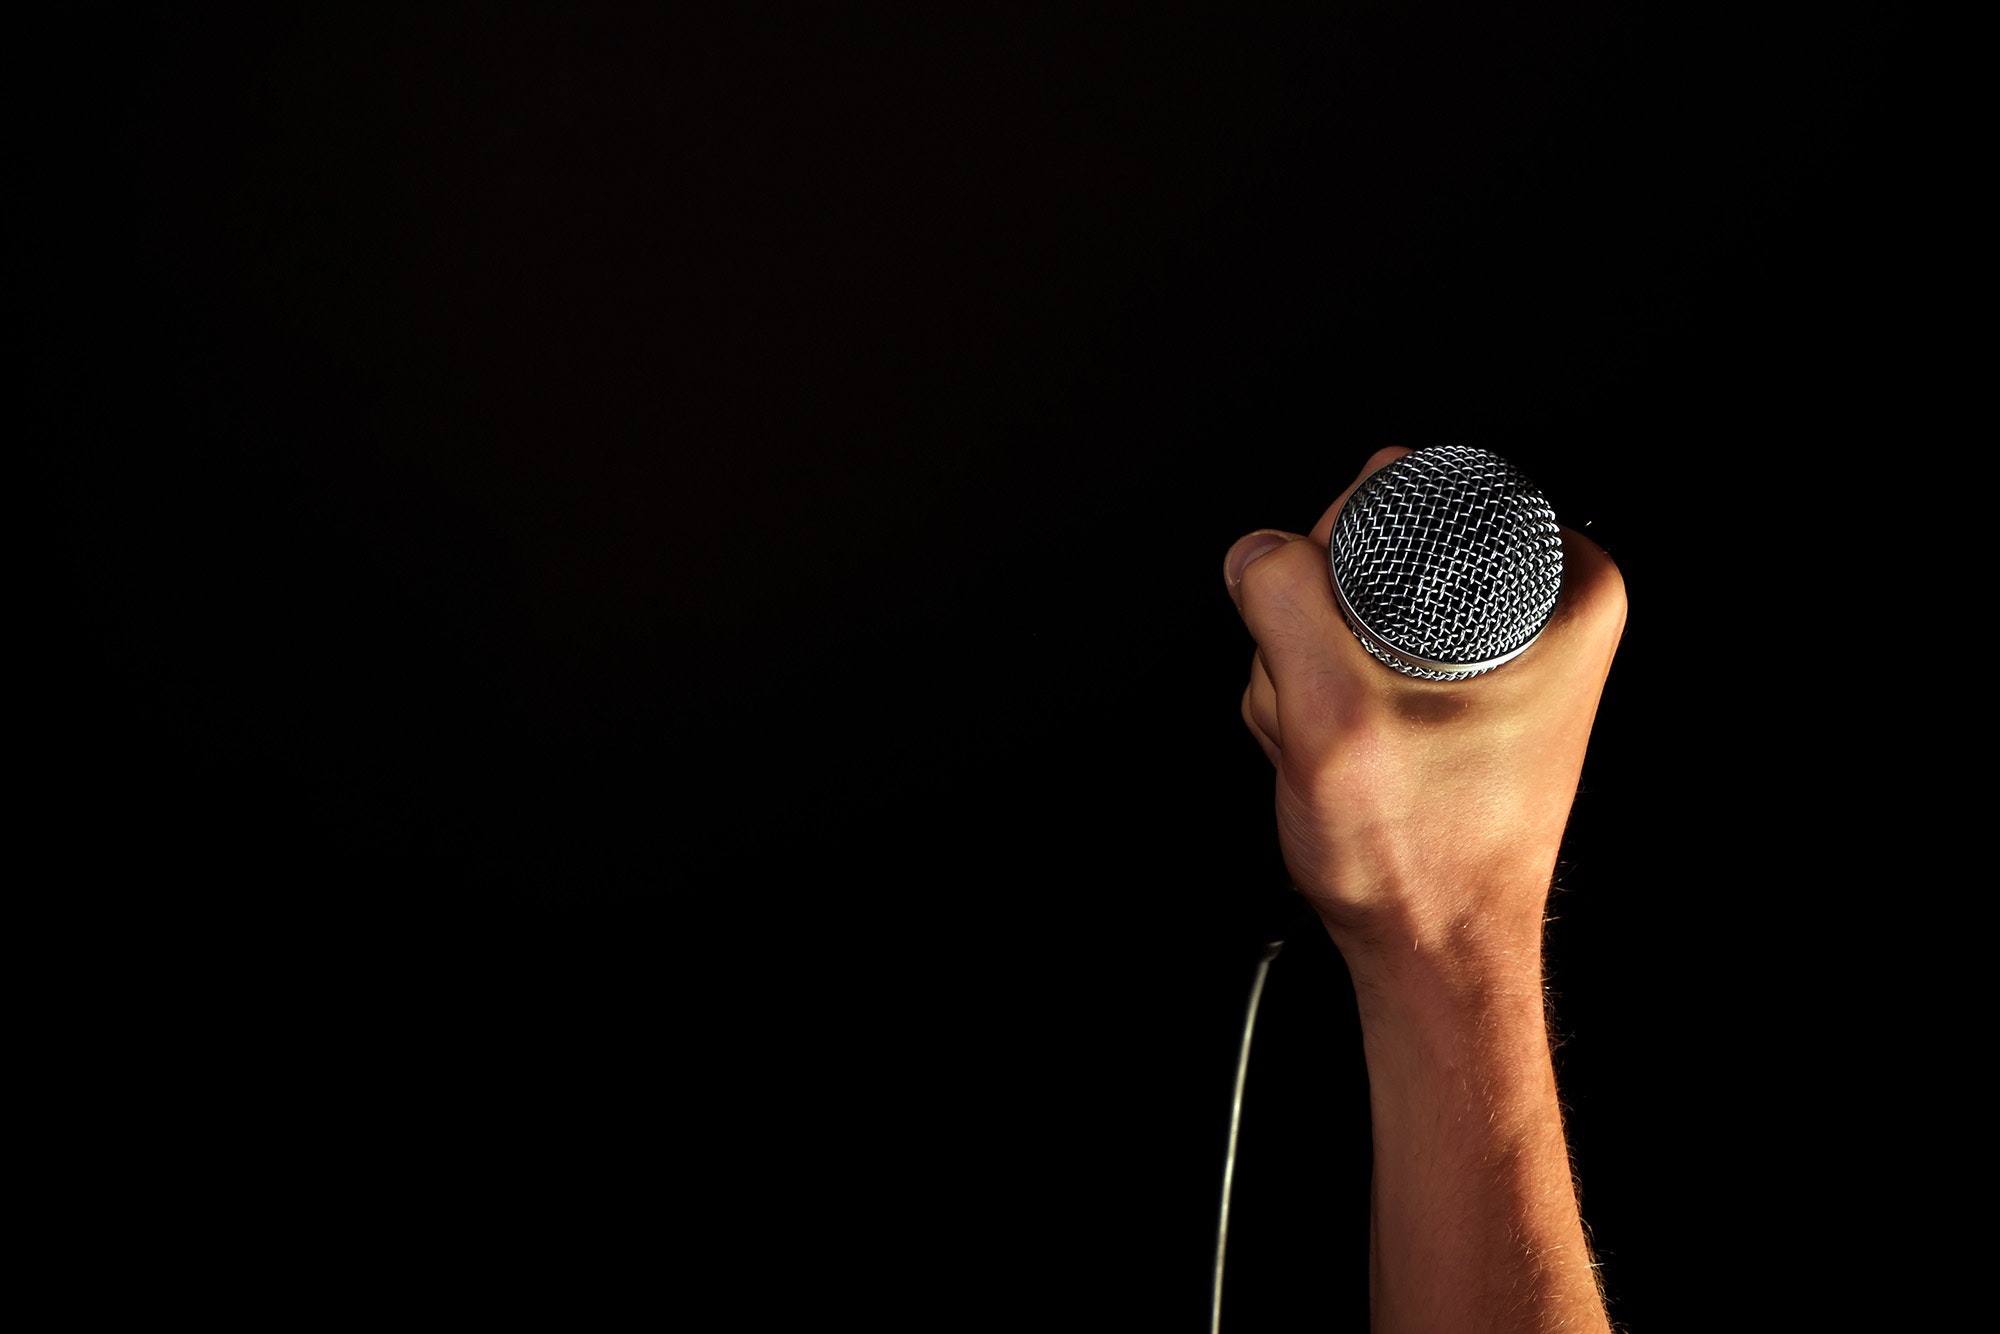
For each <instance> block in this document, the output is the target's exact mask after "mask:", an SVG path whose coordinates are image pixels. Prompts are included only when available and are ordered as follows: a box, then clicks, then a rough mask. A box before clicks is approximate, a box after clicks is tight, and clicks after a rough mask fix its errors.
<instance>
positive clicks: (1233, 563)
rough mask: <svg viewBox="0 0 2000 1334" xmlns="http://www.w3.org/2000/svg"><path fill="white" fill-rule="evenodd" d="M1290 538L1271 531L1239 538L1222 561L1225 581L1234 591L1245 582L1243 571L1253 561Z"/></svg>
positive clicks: (1223, 579)
mask: <svg viewBox="0 0 2000 1334" xmlns="http://www.w3.org/2000/svg"><path fill="white" fill-rule="evenodd" d="M1290 540H1291V539H1290V538H1289V537H1287V536H1285V534H1283V533H1270V532H1264V533H1252V534H1250V536H1248V537H1243V538H1238V539H1237V542H1236V545H1235V546H1233V547H1231V548H1229V556H1228V558H1227V559H1226V560H1224V561H1223V563H1222V581H1223V583H1225V584H1227V585H1228V586H1229V588H1230V590H1231V591H1234V590H1235V588H1236V585H1238V584H1240V583H1242V582H1243V571H1244V570H1245V569H1247V568H1248V567H1249V565H1250V562H1251V561H1253V560H1256V559H1257V558H1258V557H1259V556H1261V555H1263V554H1264V553H1266V552H1268V551H1272V550H1275V549H1276V548H1278V547H1281V546H1283V545H1285V543H1286V542H1289V541H1290Z"/></svg>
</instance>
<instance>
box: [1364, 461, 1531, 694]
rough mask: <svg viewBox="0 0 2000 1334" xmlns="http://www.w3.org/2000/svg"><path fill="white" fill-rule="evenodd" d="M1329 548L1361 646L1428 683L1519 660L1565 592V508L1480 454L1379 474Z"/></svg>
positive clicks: (1406, 464) (1401, 465) (1395, 466)
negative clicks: (1560, 512)
mask: <svg viewBox="0 0 2000 1334" xmlns="http://www.w3.org/2000/svg"><path fill="white" fill-rule="evenodd" d="M1327 545H1328V548H1329V551H1330V559H1331V562H1332V566H1333V591H1334V597H1335V598H1336V600H1338V602H1339V603H1340V610H1341V612H1342V614H1343V615H1345V616H1346V618H1347V624H1348V627H1349V628H1350V629H1352V630H1353V631H1354V637H1355V638H1356V639H1358V640H1360V641H1361V646H1362V647H1363V648H1365V649H1367V650H1368V652H1369V653H1370V654H1371V655H1372V656H1373V657H1374V658H1375V659H1376V660H1377V661H1378V662H1381V663H1384V664H1386V665H1388V666H1390V667H1393V668H1395V669H1396V670H1397V671H1399V672H1401V673H1403V674H1404V675H1405V676H1413V677H1418V678H1421V679H1423V680H1426V681H1463V680H1465V679H1467V678H1468V677H1473V676H1478V675H1480V674H1481V673H1482V672H1490V671H1492V670H1493V669H1494V668H1495V667H1498V666H1500V665H1501V664H1502V663H1505V662H1507V661H1509V660H1511V659H1513V658H1515V657H1518V656H1519V655H1520V654H1521V653H1522V651H1524V650H1525V649H1526V648H1527V647H1528V645H1530V644H1532V643H1534V642H1535V638H1536V636H1538V635H1540V634H1541V632H1542V629H1543V627H1544V626H1546V625H1547V624H1548V623H1549V617H1550V616H1552V615H1553V614H1554V613H1555V607H1556V595H1557V594H1558V593H1559V592H1560V591H1561V589H1562V573H1563V548H1562V529H1561V527H1560V525H1558V524H1557V522H1556V516H1555V510H1554V508H1553V507H1552V506H1551V505H1550V504H1549V502H1548V499H1547V497H1545V496H1544V495H1543V494H1542V491H1541V488H1540V487H1538V486H1536V485H1535V483H1534V482H1533V481H1532V480H1531V479H1530V478H1529V477H1528V476H1527V475H1526V474H1525V473H1523V472H1522V471H1521V470H1520V469H1519V468H1516V467H1515V466H1514V465H1513V464H1511V463H1509V462H1508V461H1507V460H1506V459H1504V458H1502V457H1501V456H1500V455H1498V454H1496V453H1494V452H1493V451H1492V450H1489V449H1479V448H1476V447H1474V446H1471V445H1429V446H1426V447H1424V448H1422V449H1418V450H1415V451H1413V452H1411V453H1409V454H1405V455H1403V456H1402V457H1401V458H1399V459H1396V460H1395V461H1393V462H1391V463H1389V464H1388V465H1386V466H1385V467H1382V468H1378V469H1377V470H1375V471H1374V472H1372V473H1370V474H1369V475H1368V476H1367V477H1366V478H1364V479H1362V482H1361V484H1360V485H1359V486H1357V487H1355V489H1354V494H1353V495H1351V496H1349V497H1348V499H1347V504H1346V505H1344V506H1342V507H1341V511H1340V513H1339V515H1338V516H1336V518H1335V519H1334V524H1333V534H1332V537H1331V539H1330V540H1329V541H1328V544H1327Z"/></svg>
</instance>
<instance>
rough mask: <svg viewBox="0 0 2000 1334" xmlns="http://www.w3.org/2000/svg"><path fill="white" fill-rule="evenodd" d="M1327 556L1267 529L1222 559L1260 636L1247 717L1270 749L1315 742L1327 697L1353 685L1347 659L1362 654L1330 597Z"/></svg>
mask: <svg viewBox="0 0 2000 1334" xmlns="http://www.w3.org/2000/svg"><path fill="white" fill-rule="evenodd" d="M1327 560H1328V557H1327V549H1326V547H1324V546H1322V545H1321V544H1320V543H1319V542H1317V541H1315V540H1313V539H1312V538H1310V537H1300V536H1298V535H1297V534H1293V533H1282V532H1277V531H1275V530H1268V529H1267V530H1264V531H1261V532H1255V533H1251V534H1249V535H1247V536H1245V537H1242V538H1239V539H1238V540H1237V542H1236V544H1235V545H1234V546H1232V547H1231V548H1230V549H1229V554H1228V556H1227V557H1226V558H1225V560H1224V562H1223V579H1224V582H1225V583H1226V584H1227V586H1228V588H1229V593H1230V596H1231V597H1232V598H1233V599H1234V600H1235V602H1236V608H1237V611H1238V612H1239V613H1240V614H1241V615H1242V617H1243V623H1244V625H1245V626H1246V627H1247V628H1248V629H1249V631H1250V637H1251V638H1252V639H1254V640H1255V641H1256V642H1257V656H1256V660H1255V662H1254V663H1253V665H1252V671H1251V681H1250V687H1249V689H1248V691H1247V692H1246V694H1245V698H1244V717H1245V721H1246V722H1247V723H1249V725H1250V727H1251V729H1252V730H1253V731H1254V732H1255V733H1256V734H1257V735H1258V737H1259V738H1260V739H1261V740H1262V741H1263V742H1264V743H1265V745H1266V749H1267V751H1269V750H1280V751H1282V750H1287V749H1290V748H1292V747H1293V746H1297V745H1304V746H1306V747H1307V748H1308V749H1310V747H1312V746H1313V745H1315V744H1317V743H1318V742H1319V741H1320V740H1321V739H1322V738H1321V735H1320V734H1321V733H1322V732H1323V731H1324V730H1325V729H1326V728H1327V727H1329V726H1332V725H1333V722H1334V718H1333V715H1332V713H1330V712H1329V710H1328V709H1327V708H1325V707H1324V705H1325V703H1326V701H1327V699H1328V698H1329V697H1333V698H1337V697H1339V696H1341V695H1343V694H1347V693H1349V692H1350V687H1349V685H1348V682H1349V679H1350V678H1351V677H1352V675H1353V674H1354V673H1355V672H1356V670H1357V667H1356V665H1355V663H1354V662H1353V661H1351V660H1350V659H1351V658H1353V657H1357V656H1358V657H1359V658H1361V659H1362V661H1363V662H1364V663H1365V661H1366V655H1365V654H1362V653H1361V652H1360V646H1359V645H1358V644H1356V643H1355V642H1354V636H1353V635H1352V634H1351V633H1349V631H1348V629H1347V623H1346V621H1345V620H1344V619H1343V618H1342V616H1341V614H1340V608H1339V606H1338V604H1337V603H1335V601H1334V597H1333V577H1332V574H1331V571H1330V569H1329V567H1328V564H1327ZM1273 758H1275V755H1274V756H1273Z"/></svg>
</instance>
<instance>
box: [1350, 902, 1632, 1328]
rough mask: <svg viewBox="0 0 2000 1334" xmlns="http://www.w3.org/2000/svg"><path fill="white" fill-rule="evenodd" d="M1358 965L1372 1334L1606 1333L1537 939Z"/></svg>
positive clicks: (1380, 957) (1363, 960)
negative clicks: (1370, 1142)
mask: <svg viewBox="0 0 2000 1334" xmlns="http://www.w3.org/2000/svg"><path fill="white" fill-rule="evenodd" d="M1377 943H1378V944H1379V942H1377ZM1350 957H1351V960H1352V959H1355V958H1358V959H1359V966H1358V967H1356V968H1355V969H1354V974H1355V984H1356V991H1357V998H1358V1001H1359V1003H1360V1007H1361V1017H1362V1037H1363V1045H1364V1050H1365V1053H1366V1058H1367V1064H1368V1077H1369V1087H1370V1100H1371V1107H1372V1115H1373V1125H1374V1131H1373V1134H1374V1149H1375V1165H1374V1190H1373V1204H1372V1208H1373V1220H1372V1221H1373V1229H1372V1233H1373V1246H1372V1252H1373V1253H1372V1255H1371V1257H1370V1272H1371V1288H1372V1305H1373V1308H1374V1329H1375V1332H1376V1334H1392V1332H1393V1334H1419V1332H1421V1334H1473V1332H1474V1331H1478V1332H1480V1334H1486V1332H1488V1331H1491V1332H1494V1334H1498V1332H1499V1331H1507V1332H1508V1334H1515V1332H1521V1334H1526V1332H1528V1331H1533V1332H1534V1334H1550V1332H1552V1331H1558V1330H1560V1331H1563V1332H1564V1334H1577V1332H1579V1331H1588V1332H1591V1334H1597V1332H1600V1331H1605V1330H1608V1329H1609V1323H1608V1320H1607V1318H1606V1315H1605V1309H1604V1304H1603V1301H1602V1298H1601V1296H1600V1295H1599V1289H1598V1285H1597V1279H1596V1271H1595V1269H1594V1268H1593V1267H1592V1260H1591V1256H1590V1252H1589V1247H1588V1243H1587V1241H1586V1238H1585V1233H1584V1230H1583V1223H1582V1219H1581V1216H1580V1214H1579V1212H1578V1208H1577V1200H1576V1192H1575V1183H1574V1179H1573V1177H1572V1174H1571V1167H1570V1159H1569V1150H1568V1145H1567V1142H1566V1139H1565V1137H1564V1131H1563V1124H1562V1110H1561V1104H1560V1102H1559V1100H1558V1097H1557V1090H1556V1082H1555V1070H1554V1064H1553V1061H1552V1059H1551V1055H1550V1049H1549V1035H1548V1028H1547V1022H1546V1015H1545V1007H1544V998H1543V991H1542V985H1541V983H1542V979H1541V972H1540V968H1541V964H1540V949H1539V941H1538V940H1522V941H1518V942H1515V943H1514V944H1513V945H1511V946H1507V945H1502V944H1496V943H1495V942H1491V941H1481V942H1477V943H1475V944H1472V945H1470V946H1465V947H1464V948H1459V947H1458V943H1445V944H1440V943H1437V942H1429V943H1425V942H1419V941H1410V942H1402V943H1399V944H1398V945H1397V946H1395V947H1392V948H1390V949H1388V950H1384V951H1382V952H1380V953H1371V952H1370V951H1369V950H1367V949H1356V950H1354V951H1352V953H1351V956H1350Z"/></svg>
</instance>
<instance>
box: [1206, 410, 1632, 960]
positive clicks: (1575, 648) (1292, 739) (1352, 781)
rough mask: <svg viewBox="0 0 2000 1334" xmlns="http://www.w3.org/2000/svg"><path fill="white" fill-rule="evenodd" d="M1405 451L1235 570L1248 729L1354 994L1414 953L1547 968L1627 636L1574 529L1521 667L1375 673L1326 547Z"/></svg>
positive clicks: (1236, 549) (1240, 548)
mask: <svg viewBox="0 0 2000 1334" xmlns="http://www.w3.org/2000/svg"><path fill="white" fill-rule="evenodd" d="M1409 452H1410V451H1408V450H1407V449H1384V450H1380V451H1378V452H1377V453H1376V454H1375V455H1373V456H1372V457H1371V458H1370V459H1369V460H1368V462H1367V465H1366V466H1365V467H1364V468H1363V469H1362V471H1361V474H1360V475H1359V476H1357V477H1356V478H1355V481H1354V484H1353V485H1350V486H1349V487H1348V488H1347V490H1346V491H1344V492H1342V493H1341V495H1340V496H1339V497H1338V498H1337V499H1336V500H1335V501H1334V502H1333V504H1332V505H1331V506H1329V507H1328V508H1327V511H1326V513H1325V514H1324V515H1322V516H1321V518H1320V520H1319V522H1318V523H1317V524H1315V525H1314V526H1313V529H1312V531H1311V532H1310V533H1309V534H1306V535H1304V536H1300V535H1297V534H1291V533H1279V532H1275V531H1269V530H1267V531H1264V532H1259V533H1252V534H1250V535H1248V536H1246V537H1244V538H1242V539H1240V540H1239V541H1238V542H1236V543H1235V545H1234V546H1232V547H1231V548H1230V551H1229V555H1228V558H1227V560H1226V562H1225V567H1224V570H1225V580H1226V582H1227V585H1228V588H1229V592H1230V596H1231V597H1233V598H1234V599H1235V601H1236V605H1237V607H1238V609H1239V610H1240V611H1241V613H1242V615H1243V620H1244V623H1245V624H1246V625H1247V626H1248V627H1249V630H1250V634H1251V636H1252V638H1253V639H1255V641H1256V643H1257V651H1256V655H1255V658H1254V660H1253V662H1252V664H1251V668H1250V681H1249V685H1248V687H1247V688H1246V689H1245V691H1244V693H1243V704H1242V710H1243V719H1244V721H1245V723H1246V724H1248V726H1249V728H1250V731H1251V733H1252V734H1253V735H1254V736H1255V737H1256V739H1257V741H1258V743H1259V744H1260V745H1261V746H1262V747H1263V749H1264V753H1265V754H1266V755H1267V756H1268V757H1269V758H1270V760H1271V763H1272V765H1273V766H1274V767H1275V769H1276V771H1277V820H1278V835H1279V841H1280V844H1281V847H1282V850H1283V854H1284V860H1285V865H1286V867H1287V869H1288V870H1289V872H1290V874H1291V877H1292V881H1293V884H1294V886H1295V887H1296V888H1297V889H1298V891H1299V892H1300V893H1301V894H1303V895H1304V896H1305V898H1306V899H1307V900H1308V901H1309V902H1310V903H1311V905H1312V906H1313V908H1314V909H1315V910H1316V911H1317V912H1318V914H1319V916H1320V918H1321V920H1322V921H1324V922H1325V924H1326V927H1327V929H1328V931H1329V932H1330V933H1331V934H1332V936H1333V938H1334V940H1335V942H1336V943H1337V944H1338V945H1339V946H1340V948H1341V951H1342V954H1343V955H1344V956H1346V957H1347V959H1348V962H1349V965H1350V967H1351V968H1353V969H1355V970H1356V972H1357V981H1360V980H1363V979H1362V976H1361V975H1362V974H1365V973H1367V972H1368V971H1369V970H1370V969H1372V968H1373V967H1375V966H1376V965H1377V964H1378V963H1379V962H1383V961H1389V960H1394V959H1396V958H1398V957H1400V956H1407V955H1408V954H1410V953H1411V952H1412V951H1413V950H1414V951H1418V952H1422V953H1425V954H1427V955H1431V956H1432V957H1433V958H1434V959H1437V960H1440V961H1445V962H1447V963H1449V961H1451V960H1454V959H1457V958H1459V957H1461V955H1462V954H1463V953H1464V952H1466V951H1472V952H1474V953H1475V954H1478V955H1484V956H1489V957H1490V956H1493V955H1494V952H1496V951H1497V952H1498V955H1499V956H1508V955H1512V956H1516V957H1520V956H1521V955H1522V954H1523V952H1525V953H1526V954H1528V955H1531V956H1532V957H1533V958H1534V959H1535V960H1538V959H1539V942H1540V933H1541V930H1542V914H1543V911H1544V908H1545V905H1546V899H1547V894H1548V890H1549V886H1550V882H1551V880H1552V878H1553V875H1554V871H1555V862H1556V856H1557V853H1558V850H1559V845H1560V842H1561V839H1562V835H1563V830H1564V827H1565V825H1566V823H1567V821H1568V817H1569V811H1570V807H1571V804H1572V802H1573V801H1574V798H1575V795H1576V787H1577V782H1578V779H1579V777H1580V775H1581V771H1582V766H1583V758H1584V750H1585V746H1586V743H1587V742H1588V739H1589V736H1590V730H1591V725H1592V722H1593V719H1594V717H1595V714H1596V710H1597V705H1598V700H1599V697H1600V695H1601V693H1602V690H1603V686H1604V682H1605V679H1606V676H1607V674H1608V673H1609V671H1610V668H1611V661H1612V657H1613V655H1614V654H1615V653H1616V651H1617V646H1618V641H1619V638H1620V636H1621V634H1622V633H1623V630H1624V625H1625V610H1626V604H1625V588H1624V581H1623V579H1622V577H1621V576H1620V574H1619V572H1618V569H1617V567H1616V565H1614V564H1613V563H1612V561H1611V559H1610V557H1608V556H1607V555H1606V554H1605V553H1604V552H1603V551H1602V550H1601V549H1600V548H1599V547H1597V546H1596V545H1595V544H1594V543H1592V542H1590V541H1589V540H1588V539H1586V538H1584V537H1582V536H1580V535H1579V534H1577V533H1575V532H1573V531H1571V530H1568V529H1565V530H1564V532H1563V541H1564V547H1563V565H1564V569H1563V586H1562V593H1561V596H1560V598H1559V600H1558V603H1557V607H1556V611H1555V614H1554V616H1553V618H1552V619H1551V621H1550V623H1549V625H1548V627H1547V628H1546V629H1545V630H1544V631H1543V632H1542V634H1541V636H1540V638H1538V639H1537V640H1536V641H1535V642H1534V643H1533V644H1532V645H1531V646H1530V647H1529V648H1528V649H1527V651H1526V652H1524V653H1523V654H1521V656H1519V657H1518V658H1515V659H1514V660H1513V661H1511V662H1508V663H1506V664H1503V665H1502V666H1500V667H1499V668H1496V669H1494V670H1493V671H1490V672H1487V673H1485V674H1484V675H1481V676H1476V677H1472V678H1470V679H1467V680H1463V681H1449V682H1436V681H1424V680H1420V679H1417V678H1414V677H1407V676H1404V675H1402V674H1401V673H1398V672H1396V671H1393V670H1391V669H1389V668H1387V667H1385V666H1384V665H1383V664H1381V663H1380V662H1377V661H1376V660H1375V659H1374V658H1371V657H1370V656H1369V655H1368V653H1367V651H1366V650H1365V649H1363V648H1362V646H1361V644H1360V643H1359V642H1358V641H1357V640H1356V639H1355V638H1354V635H1353V633H1352V632H1351V631H1350V630H1349V628H1348V626H1347V623H1346V621H1345V620H1344V619H1343V618H1342V616H1341V613H1340V609H1339V607H1338V605H1337V604H1336V603H1335V601H1334V595H1333V587H1332V581H1331V576H1330V573H1329V569H1328V553H1327V542H1328V539H1329V536H1330V534H1331V532H1332V529H1333V523H1334V519H1335V517H1336V516H1337V515H1338V514H1339V512H1340V508H1341V506H1342V505H1343V504H1344V503H1345V502H1346V500H1347V497H1348V496H1349V495H1351V494H1352V493H1353V491H1354V488H1355V486H1358V485H1359V484H1360V482H1361V480H1362V478H1364V477H1366V476H1367V475H1368V474H1369V473H1371V472H1373V471H1375V470H1376V469H1377V468H1380V467H1382V466H1383V465H1384V464H1387V463H1388V462H1390V461H1391V460H1393V459H1395V458H1398V457H1400V456H1401V455H1403V454H1407V453H1409ZM1537 966H1538V964H1537ZM1538 981H1539V978H1537V982H1538Z"/></svg>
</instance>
